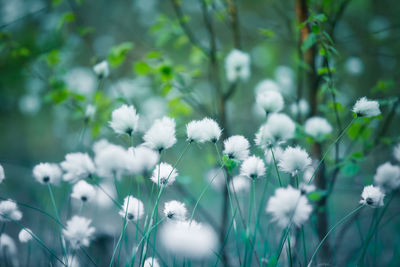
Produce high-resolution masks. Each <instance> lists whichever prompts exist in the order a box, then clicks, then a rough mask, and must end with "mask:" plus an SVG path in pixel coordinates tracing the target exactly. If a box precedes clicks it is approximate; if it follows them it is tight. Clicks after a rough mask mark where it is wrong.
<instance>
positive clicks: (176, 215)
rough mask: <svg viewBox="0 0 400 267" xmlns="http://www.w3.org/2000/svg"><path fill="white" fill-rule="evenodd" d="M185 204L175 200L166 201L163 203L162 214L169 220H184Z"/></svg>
mask: <svg viewBox="0 0 400 267" xmlns="http://www.w3.org/2000/svg"><path fill="white" fill-rule="evenodd" d="M186 213H187V210H186V207H185V204H184V203H182V202H179V201H176V200H172V201H168V202H166V203H165V205H164V215H165V216H166V217H167V218H168V219H171V220H177V221H184V220H186Z"/></svg>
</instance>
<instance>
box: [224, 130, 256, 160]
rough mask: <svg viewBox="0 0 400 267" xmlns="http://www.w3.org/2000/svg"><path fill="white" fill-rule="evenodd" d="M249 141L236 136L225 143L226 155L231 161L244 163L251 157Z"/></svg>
mask: <svg viewBox="0 0 400 267" xmlns="http://www.w3.org/2000/svg"><path fill="white" fill-rule="evenodd" d="M249 147H250V144H249V141H247V139H246V138H244V137H243V136H241V135H234V136H231V137H229V138H228V139H226V140H225V141H224V154H225V155H226V156H228V157H229V158H230V159H234V160H238V161H243V160H245V159H246V158H248V157H249V154H250V151H249Z"/></svg>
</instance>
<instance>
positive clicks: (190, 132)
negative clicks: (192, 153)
mask: <svg viewBox="0 0 400 267" xmlns="http://www.w3.org/2000/svg"><path fill="white" fill-rule="evenodd" d="M186 134H187V140H188V142H197V143H204V142H208V141H211V142H213V143H215V142H217V141H218V139H219V137H220V136H221V128H220V127H219V125H218V123H217V122H216V121H214V120H213V119H210V118H204V119H202V120H200V121H191V122H189V123H188V124H187V125H186Z"/></svg>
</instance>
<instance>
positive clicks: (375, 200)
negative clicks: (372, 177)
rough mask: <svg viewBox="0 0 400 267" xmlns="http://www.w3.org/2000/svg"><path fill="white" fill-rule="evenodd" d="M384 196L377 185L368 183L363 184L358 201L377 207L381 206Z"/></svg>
mask: <svg viewBox="0 0 400 267" xmlns="http://www.w3.org/2000/svg"><path fill="white" fill-rule="evenodd" d="M384 197H385V194H384V193H383V192H382V191H381V189H380V188H379V187H376V186H373V185H368V186H365V187H364V189H363V191H362V194H361V200H360V203H361V204H364V205H368V206H370V207H373V208H378V207H382V206H383V198H384Z"/></svg>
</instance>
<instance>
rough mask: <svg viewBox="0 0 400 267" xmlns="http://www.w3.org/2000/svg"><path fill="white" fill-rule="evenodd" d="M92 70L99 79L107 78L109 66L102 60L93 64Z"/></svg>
mask: <svg viewBox="0 0 400 267" xmlns="http://www.w3.org/2000/svg"><path fill="white" fill-rule="evenodd" d="M93 71H94V73H96V75H97V77H99V79H102V78H107V77H108V75H110V67H109V66H108V62H107V60H103V61H101V62H99V63H97V64H96V65H94V66H93Z"/></svg>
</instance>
